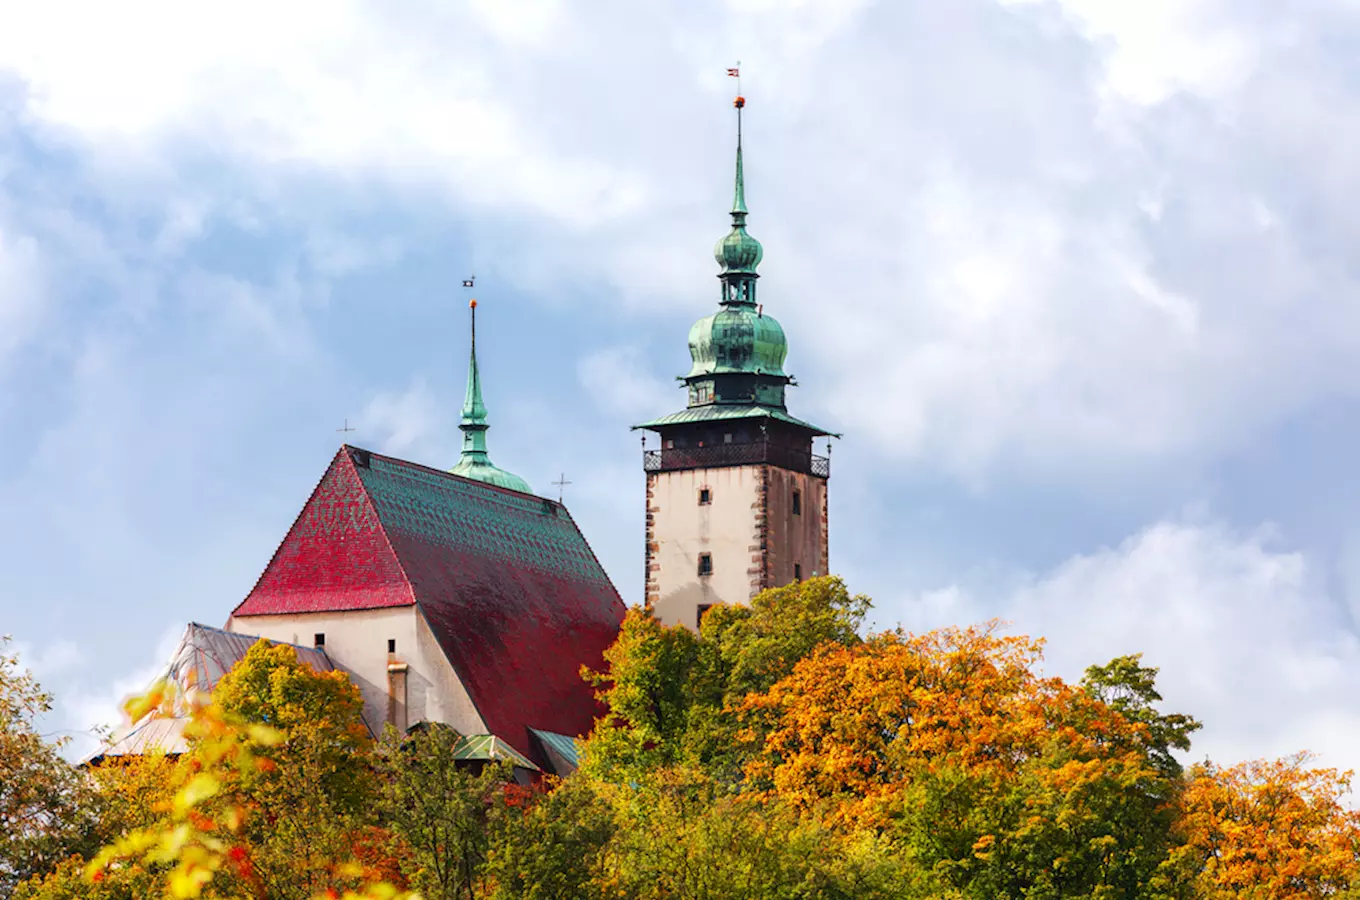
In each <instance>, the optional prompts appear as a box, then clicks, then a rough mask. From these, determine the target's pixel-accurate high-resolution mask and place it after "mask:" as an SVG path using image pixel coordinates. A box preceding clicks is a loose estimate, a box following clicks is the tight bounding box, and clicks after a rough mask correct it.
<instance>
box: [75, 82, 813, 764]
mask: <svg viewBox="0 0 1360 900" xmlns="http://www.w3.org/2000/svg"><path fill="white" fill-rule="evenodd" d="M735 105H736V113H737V151H736V180H735V190H734V198H733V203H732V210H731V227H730V230H729V231H728V233H727V234H726V235H724V236H723V237H722V238H721V239H720V240H719V241H718V244H717V247H716V248H715V251H714V253H715V257H716V259H717V263H718V266H719V269H720V271H719V274H718V280H719V291H718V295H717V298H716V299H717V305H718V309H717V311H715V312H713V313H711V314H709V315H707V316H705V317H704V318H702V319H700V320H699V321H698V322H696V323H695V324H694V326H693V327H692V328H691V329H690V332H689V352H690V357H691V363H692V364H691V367H690V370H689V372H688V373H687V374H686V375H684V376H683V381H684V382H685V385H686V386H687V388H688V404H687V406H686V407H685V408H684V409H682V410H679V411H678V412H672V413H670V414H667V415H661V416H659V417H658V418H654V419H651V420H649V421H647V422H643V423H641V424H637V425H635V426H633V427H634V428H635V429H639V430H642V431H643V432H644V437H643V469H644V473H645V476H646V494H645V502H646V534H645V539H644V547H643V558H644V561H645V593H644V598H645V600H644V602H645V603H646V605H647V607H648V608H650V609H651V611H652V612H653V614H654V615H655V616H656V617H657V618H658V619H659V620H660V621H661V622H663V623H664V624H667V625H683V626H685V627H688V628H698V627H699V622H700V620H701V618H702V616H703V614H704V612H705V611H706V610H707V609H709V608H710V607H712V606H713V605H715V604H719V603H745V602H747V601H749V600H750V598H751V597H753V596H755V595H756V594H757V593H759V592H760V591H762V590H765V589H766V588H770V587H776V586H780V585H784V584H788V583H790V582H793V581H797V580H801V579H802V578H804V577H808V576H812V575H816V574H824V573H826V572H827V567H828V541H827V482H828V479H829V477H830V460H829V443H828V450H827V452H828V455H827V456H818V455H815V454H814V449H813V443H814V439H817V438H828V439H829V438H830V437H835V436H836V435H834V434H833V433H832V432H829V431H827V430H825V429H823V428H819V427H818V426H816V425H812V424H810V423H808V422H806V421H803V420H801V419H799V418H796V417H795V416H793V415H791V414H790V413H789V412H788V409H787V407H786V404H785V394H786V391H787V388H788V387H789V386H790V385H791V384H793V383H794V382H793V378H792V376H790V375H789V374H787V373H786V372H785V371H784V361H785V357H786V355H787V352H788V343H787V341H786V339H785V336H784V331H783V329H782V328H781V327H780V325H779V322H778V321H777V320H776V319H775V318H774V317H773V316H770V315H768V314H766V313H765V310H764V304H763V303H762V302H761V300H760V299H759V297H758V294H757V281H758V279H759V277H760V276H759V275H758V274H757V271H756V270H757V267H758V266H759V264H760V261H761V257H762V255H763V250H762V248H761V245H760V243H759V242H758V241H757V240H756V239H755V238H754V237H752V236H751V235H750V234H748V233H747V230H746V218H747V215H748V211H747V208H746V191H745V178H744V173H743V168H742V136H741V116H742V109H743V107H744V105H745V100H744V99H743V98H741V97H738V98H737V100H736V104H735ZM476 314H477V309H476V301H475V300H473V301H472V303H471V313H470V315H471V329H470V333H471V341H470V350H469V361H468V375H467V393H466V398H465V402H464V405H463V410H462V419H461V422H460V425H459V429H460V430H461V431H462V435H463V436H462V452H461V455H460V457H459V458H458V460H457V462H456V463H455V464H454V465H452V466H451V467H450V468H447V469H445V468H440V467H438V466H429V465H424V464H422V463H418V462H413V461H409V460H403V459H397V458H395V457H392V456H387V455H384V454H381V453H377V452H375V451H372V450H369V449H365V448H360V447H354V446H349V445H345V446H342V447H341V448H340V449H339V451H338V452H336V454H335V456H334V457H333V458H332V459H331V461H330V464H329V466H328V467H327V468H326V471H325V472H324V474H322V476H321V479H320V481H319V482H318V483H317V485H316V487H315V488H314V489H313V491H312V493H311V496H310V497H309V498H308V499H307V501H306V503H304V504H303V506H302V509H301V511H300V512H299V513H298V515H297V518H296V519H295V521H294V522H293V523H292V526H291V527H290V528H288V530H287V532H286V533H285V534H284V536H283V538H282V541H281V542H280V544H279V546H278V548H277V550H276V551H275V552H274V555H273V557H272V558H271V559H270V560H269V561H268V563H267V564H266V565H265V567H264V571H263V573H262V574H261V575H260V577H259V579H258V580H257V581H256V583H255V585H254V586H253V587H252V588H251V590H250V591H249V593H247V594H246V596H245V597H244V599H242V600H241V602H240V603H238V604H237V605H236V607H235V608H234V609H232V610H231V612H230V615H229V616H228V618H227V621H226V626H225V629H216V628H210V627H208V626H203V625H198V624H191V625H190V626H189V629H188V630H187V631H186V634H185V638H184V641H183V642H182V643H181V646H180V648H179V650H177V651H176V655H175V657H174V659H173V660H172V662H171V665H170V667H169V674H170V676H171V677H172V678H174V679H175V680H176V681H178V682H179V683H180V684H181V686H183V687H185V688H186V689H187V688H193V689H197V690H207V691H210V690H211V688H212V685H213V684H215V683H216V680H217V679H218V678H220V677H221V676H222V674H224V673H225V672H226V671H228V670H229V669H230V668H231V665H232V664H233V663H234V662H235V661H236V660H238V659H239V658H240V657H241V656H243V655H244V653H245V650H246V649H248V647H249V645H250V643H252V642H253V640H254V639H256V638H260V637H263V638H267V639H268V640H271V641H276V642H282V643H287V644H291V645H293V646H295V647H296V648H297V649H298V653H299V658H300V659H302V660H303V661H304V662H306V663H307V664H308V665H311V666H313V667H315V668H337V669H340V670H343V671H344V672H346V673H347V674H348V675H349V677H350V678H351V679H352V680H353V681H354V683H355V684H356V685H357V686H358V688H359V690H360V692H361V693H362V695H363V700H364V719H365V722H366V723H367V725H368V726H369V728H370V729H371V730H372V731H373V733H374V734H380V733H381V732H382V730H383V729H384V728H385V727H387V726H392V727H394V728H396V729H398V730H402V731H404V730H406V729H409V728H411V727H413V726H415V725H417V724H419V723H422V722H441V723H446V724H448V725H450V726H452V727H453V728H455V729H457V731H458V732H459V733H460V734H462V735H464V742H465V743H466V744H467V750H468V754H469V758H483V759H486V758H499V759H508V760H511V761H512V762H513V764H514V765H515V766H516V767H517V768H519V769H523V770H525V771H529V772H531V771H535V770H537V771H548V772H554V773H557V774H566V773H567V772H569V771H571V770H572V769H573V768H574V766H575V741H574V739H575V738H576V737H579V736H584V735H585V734H587V733H588V732H589V731H590V729H591V726H592V723H593V721H594V718H595V717H596V716H597V715H598V714H599V713H600V709H599V707H598V704H597V702H596V701H595V699H594V696H593V692H592V688H591V687H590V686H589V685H588V684H586V682H584V681H583V680H582V678H581V675H580V669H581V667H582V666H589V667H592V668H599V667H601V666H602V665H603V658H602V655H603V653H604V651H605V650H606V649H607V648H608V647H609V645H610V644H611V643H612V642H613V641H614V638H615V636H616V634H617V632H618V628H619V624H620V622H621V621H622V619H623V615H624V611H625V610H624V603H623V601H622V600H621V599H620V596H619V593H618V591H617V590H616V589H615V587H614V585H613V583H612V582H611V581H610V578H609V576H608V575H607V574H606V573H605V571H604V569H603V568H602V567H601V565H600V562H599V560H598V559H596V557H595V554H594V552H593V551H592V550H591V548H590V544H589V543H588V542H587V540H586V538H585V536H584V535H583V534H582V533H581V531H580V529H579V528H578V527H577V525H576V523H575V521H573V519H572V517H571V514H570V513H569V512H568V510H567V508H566V507H565V506H564V505H563V504H562V503H560V502H558V501H554V500H551V499H548V498H544V497H539V496H537V495H535V494H534V492H533V491H532V489H531V488H530V486H529V485H528V483H526V482H525V481H524V479H522V478H520V477H519V476H517V475H514V474H512V473H510V472H507V471H505V470H503V469H501V468H499V467H497V466H496V465H494V464H493V463H492V461H491V457H490V454H489V450H488V440H487V437H488V431H489V428H490V423H489V417H488V410H487V405H486V402H485V399H484V393H483V384H482V376H481V370H480V368H479V364H478V359H477V329H476ZM648 436H654V437H652V440H653V442H654V443H655V446H653V447H648ZM180 727H182V725H181V726H180ZM152 745H158V746H162V747H164V748H165V749H167V750H170V751H174V750H176V749H179V748H180V747H181V746H182V738H180V737H179V735H178V731H177V727H176V724H175V721H174V720H170V721H164V720H163V721H153V722H145V721H144V722H141V723H136V724H135V725H134V726H133V728H132V729H131V730H129V731H126V732H125V733H123V734H122V735H120V736H119V737H118V738H117V739H116V740H114V741H113V742H111V743H110V744H109V745H107V746H105V747H103V748H101V749H100V750H99V751H98V752H97V753H96V755H95V758H103V757H112V756H118V755H124V754H130V753H140V752H144V751H145V750H146V749H147V748H148V747H149V746H152Z"/></svg>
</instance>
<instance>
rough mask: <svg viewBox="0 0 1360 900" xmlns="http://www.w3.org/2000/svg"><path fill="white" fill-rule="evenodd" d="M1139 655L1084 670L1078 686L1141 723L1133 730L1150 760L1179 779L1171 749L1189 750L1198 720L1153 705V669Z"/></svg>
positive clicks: (1159, 698) (1155, 698) (1155, 697)
mask: <svg viewBox="0 0 1360 900" xmlns="http://www.w3.org/2000/svg"><path fill="white" fill-rule="evenodd" d="M1142 659H1143V657H1142V654H1140V653H1135V654H1133V655H1132V656H1120V657H1117V658H1115V659H1113V660H1111V661H1110V662H1109V663H1107V664H1105V665H1103V666H1091V667H1089V668H1088V669H1087V670H1086V675H1085V677H1083V678H1082V680H1081V686H1082V687H1083V688H1085V690H1086V692H1087V693H1088V694H1090V695H1091V696H1092V697H1094V698H1095V699H1097V700H1099V701H1100V702H1101V703H1103V704H1105V705H1106V706H1108V707H1109V708H1110V709H1113V710H1114V711H1115V712H1117V713H1119V714H1120V715H1121V716H1123V717H1124V718H1125V719H1127V720H1129V721H1130V722H1132V723H1135V724H1136V725H1139V726H1141V728H1139V729H1138V730H1137V732H1136V734H1137V743H1138V744H1139V745H1141V746H1142V747H1143V748H1144V750H1145V752H1146V753H1147V755H1148V758H1149V759H1150V760H1152V763H1153V764H1154V765H1155V766H1157V768H1158V769H1159V770H1160V771H1161V772H1163V773H1164V774H1165V775H1167V776H1168V777H1171V778H1179V777H1180V774H1181V771H1182V769H1181V764H1180V762H1179V761H1177V759H1176V757H1174V756H1172V755H1171V751H1172V750H1189V749H1190V735H1191V734H1193V733H1195V732H1196V731H1198V730H1199V728H1200V723H1199V722H1197V721H1195V719H1193V718H1191V717H1190V716H1187V715H1183V714H1181V713H1170V714H1164V713H1161V712H1159V711H1158V710H1157V708H1156V706H1155V705H1154V704H1157V703H1160V702H1162V695H1161V694H1159V693H1157V688H1156V682H1157V670H1156V669H1151V668H1148V667H1147V666H1144V665H1143V664H1142Z"/></svg>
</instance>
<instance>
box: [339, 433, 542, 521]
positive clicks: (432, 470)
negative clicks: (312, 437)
mask: <svg viewBox="0 0 1360 900" xmlns="http://www.w3.org/2000/svg"><path fill="white" fill-rule="evenodd" d="M345 447H348V448H349V449H351V450H361V451H363V452H364V453H367V454H369V455H370V456H376V457H377V458H378V459H381V460H385V461H387V462H389V463H395V464H397V465H402V466H411V467H412V468H415V469H421V470H423V471H425V472H429V473H430V474H431V475H443V476H444V477H446V478H452V479H455V480H457V481H460V482H463V483H464V484H476V485H481V486H484V487H489V488H494V489H495V490H498V491H504V492H505V493H507V494H510V495H511V496H513V497H532V498H534V499H535V500H546V501H548V502H549V503H557V501H556V500H553V499H552V498H551V497H542V496H539V495H538V494H535V493H532V492H531V493H525V492H524V491H517V490H515V489H514V488H508V487H504V486H502V485H499V484H492V483H491V482H489V481H480V480H478V479H476V478H467V477H465V476H463V475H457V474H455V473H453V472H450V471H448V470H447V469H436V468H434V467H433V466H427V465H425V464H424V463H418V462H415V461H414V460H409V459H402V458H401V457H399V456H388V455H387V454H386V453H379V452H377V451H376V450H368V449H365V448H363V447H354V446H351V445H350V444H346V445H345ZM558 505H559V506H560V505H561V504H558Z"/></svg>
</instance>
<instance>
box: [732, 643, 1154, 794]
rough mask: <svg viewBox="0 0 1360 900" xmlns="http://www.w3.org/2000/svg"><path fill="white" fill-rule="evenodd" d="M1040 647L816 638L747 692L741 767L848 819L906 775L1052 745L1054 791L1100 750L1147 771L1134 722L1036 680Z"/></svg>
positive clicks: (1085, 774)
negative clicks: (751, 745)
mask: <svg viewBox="0 0 1360 900" xmlns="http://www.w3.org/2000/svg"><path fill="white" fill-rule="evenodd" d="M1041 648H1042V642H1040V641H1035V640H1032V639H1030V638H1026V637H1001V636H998V635H996V634H995V633H994V631H993V629H992V628H985V629H976V628H968V629H945V630H942V631H935V632H931V633H928V634H923V635H910V634H904V633H900V632H899V633H889V634H885V635H880V636H877V637H874V638H871V639H870V640H869V641H866V642H865V643H864V644H862V645H859V646H853V647H839V646H835V647H826V648H823V649H822V650H821V651H820V652H818V653H815V654H813V655H812V656H811V657H809V658H807V659H805V660H804V661H803V662H801V663H800V664H799V665H798V666H797V667H796V668H795V669H794V672H793V674H792V675H791V676H789V677H788V678H786V679H784V680H783V681H781V682H779V683H778V684H776V685H775V686H774V687H773V688H771V689H770V690H769V691H768V692H766V693H763V694H752V695H749V696H748V697H747V698H746V700H745V702H744V704H743V706H742V710H741V712H742V715H743V717H744V719H745V721H746V722H747V723H748V724H750V725H751V726H752V727H751V728H750V729H749V730H748V731H747V732H746V734H747V736H748V737H749V738H756V739H758V738H757V736H758V735H761V734H762V733H763V741H762V744H761V747H760V748H759V753H758V755H757V756H756V757H755V759H754V761H753V762H752V763H751V764H750V765H749V766H748V770H747V774H748V775H749V776H751V777H752V778H754V779H755V780H756V781H757V783H765V784H767V785H768V786H770V787H771V788H772V789H773V790H774V792H776V793H777V794H779V795H781V796H782V797H784V798H785V799H789V800H792V801H794V802H795V803H799V804H802V805H804V806H810V805H812V804H814V803H817V802H818V801H821V800H825V799H828V798H837V799H838V800H839V801H840V804H839V810H840V812H841V813H843V814H846V815H851V816H860V815H864V814H866V813H868V812H869V811H870V810H872V809H874V808H875V807H876V806H878V805H879V804H878V803H877V801H878V800H880V799H883V798H884V797H885V796H887V795H891V794H893V793H896V792H897V791H899V790H900V789H901V785H902V783H903V782H904V781H907V780H910V777H911V776H912V774H913V773H919V772H922V771H933V770H934V769H935V768H936V767H937V766H940V765H948V766H950V767H952V768H954V769H959V770H964V771H968V772H970V773H972V774H974V775H979V776H983V777H987V778H994V779H1000V780H1005V779H1008V778H1010V777H1011V776H1014V775H1015V774H1017V773H1018V772H1019V771H1020V770H1021V768H1022V766H1023V764H1024V763H1025V762H1026V761H1028V760H1033V759H1036V758H1038V757H1040V756H1043V755H1044V754H1049V755H1050V756H1052V755H1053V754H1054V751H1055V748H1057V749H1058V750H1059V751H1060V752H1059V753H1058V759H1057V760H1056V761H1055V763H1054V764H1053V765H1052V766H1050V767H1049V780H1050V786H1051V787H1053V788H1055V789H1058V790H1068V789H1071V788H1073V787H1076V786H1078V785H1079V783H1080V782H1082V781H1083V780H1089V779H1090V778H1091V777H1093V775H1094V774H1095V770H1094V769H1093V763H1095V762H1097V761H1102V760H1103V761H1109V762H1114V761H1116V760H1117V761H1118V763H1119V764H1120V765H1121V766H1131V767H1132V769H1133V771H1132V772H1131V773H1130V774H1132V775H1134V776H1135V777H1137V776H1139V775H1141V774H1145V773H1144V772H1143V769H1144V768H1145V766H1144V763H1143V758H1142V757H1141V755H1139V754H1136V753H1135V752H1133V750H1132V749H1131V748H1134V747H1136V746H1138V745H1139V738H1140V732H1141V729H1142V726H1140V725H1138V724H1136V723H1133V722H1130V721H1128V720H1126V719H1125V718H1123V717H1122V716H1120V715H1119V714H1118V713H1116V712H1115V711H1113V710H1112V709H1111V708H1109V707H1108V706H1106V705H1105V704H1103V703H1100V702H1099V701H1097V700H1095V699H1093V698H1091V697H1090V696H1089V695H1088V694H1087V693H1086V692H1084V691H1082V690H1080V689H1079V688H1077V687H1074V686H1072V685H1068V684H1066V683H1064V682H1063V681H1061V680H1060V679H1056V678H1041V677H1039V676H1038V675H1037V674H1036V673H1035V671H1034V666H1035V664H1036V663H1037V662H1038V660H1039V659H1040V655H1041V653H1040V651H1041ZM1097 768H1098V767H1097ZM1102 771H1103V770H1102Z"/></svg>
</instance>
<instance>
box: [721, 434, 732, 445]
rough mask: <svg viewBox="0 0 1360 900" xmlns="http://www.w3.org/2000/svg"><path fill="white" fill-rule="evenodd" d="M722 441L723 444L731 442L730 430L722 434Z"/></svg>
mask: <svg viewBox="0 0 1360 900" xmlns="http://www.w3.org/2000/svg"><path fill="white" fill-rule="evenodd" d="M723 443H724V444H730V443H732V432H730V431H729V432H727V433H726V434H724V435H723Z"/></svg>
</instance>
